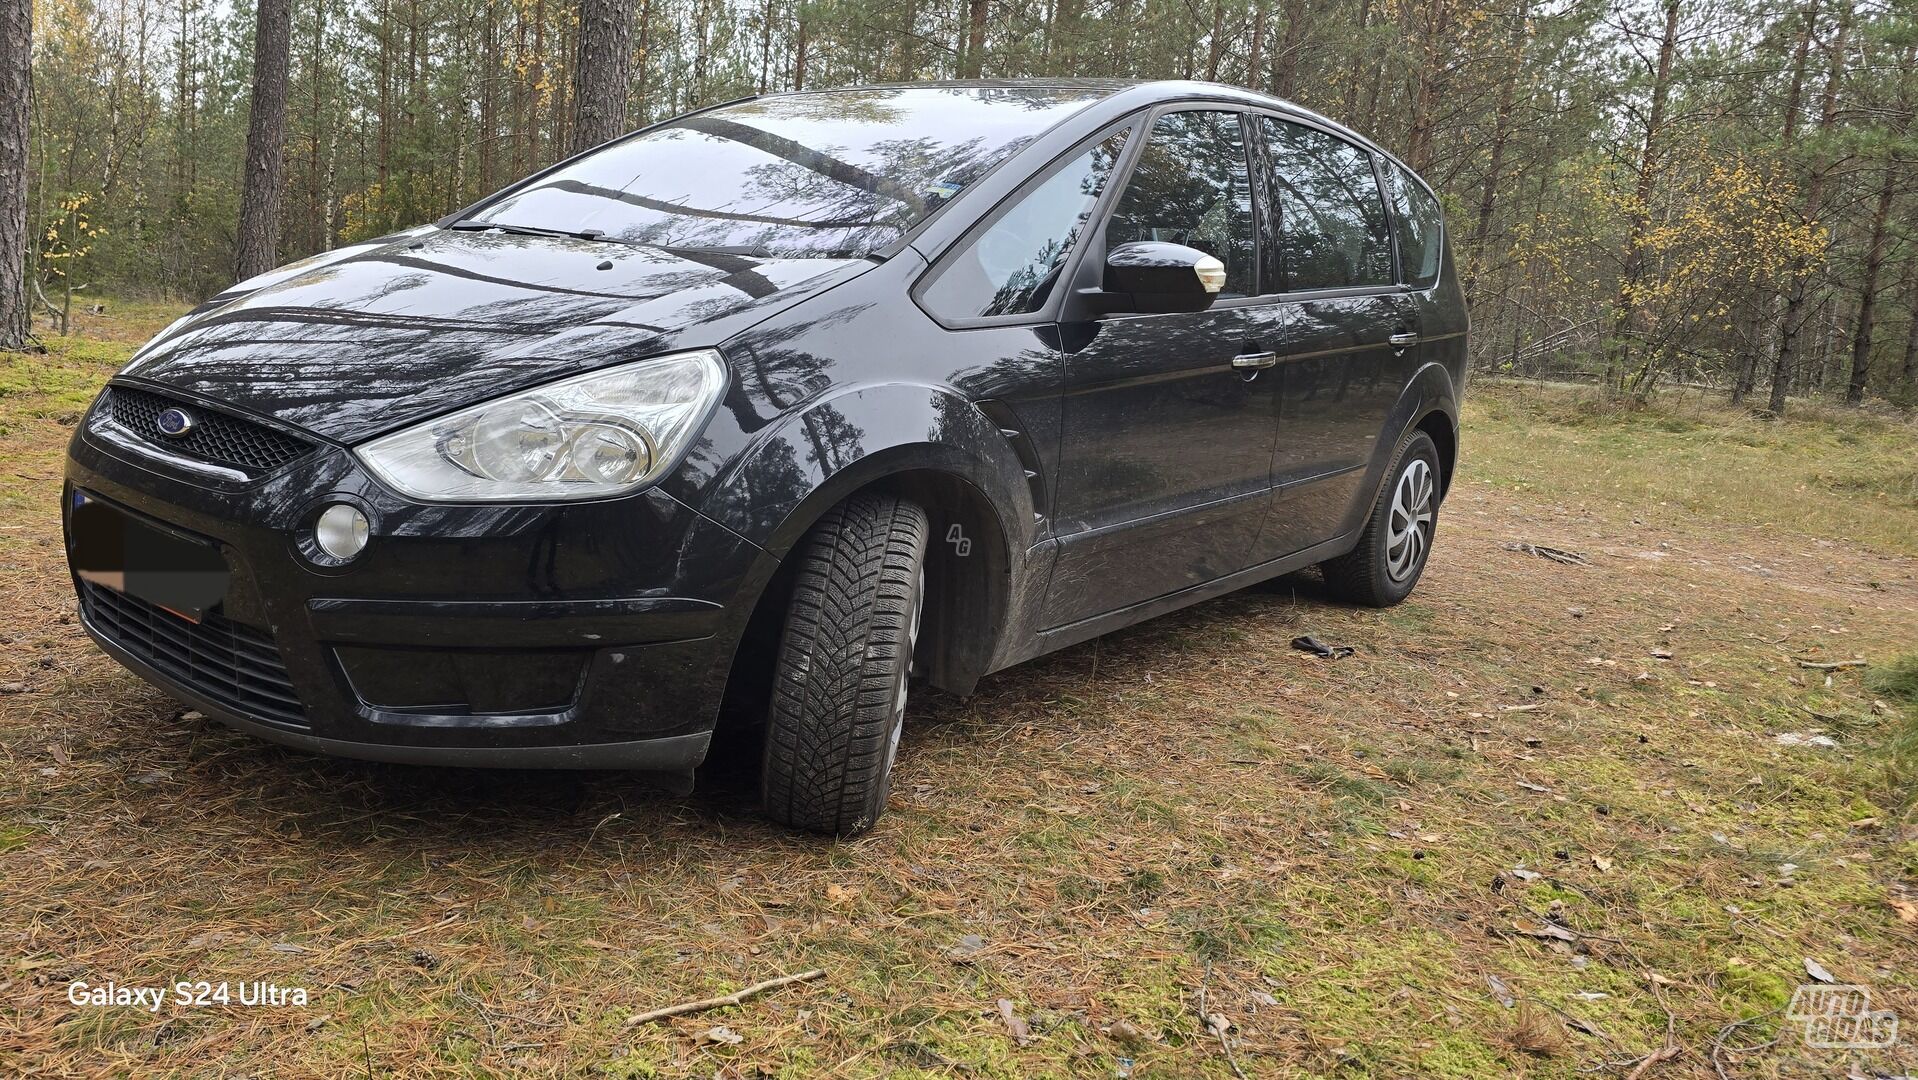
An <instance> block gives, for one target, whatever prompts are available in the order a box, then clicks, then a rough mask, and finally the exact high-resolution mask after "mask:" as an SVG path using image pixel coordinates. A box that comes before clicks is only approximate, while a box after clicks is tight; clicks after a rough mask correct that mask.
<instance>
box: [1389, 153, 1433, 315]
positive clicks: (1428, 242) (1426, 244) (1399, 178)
mask: <svg viewBox="0 0 1918 1080" xmlns="http://www.w3.org/2000/svg"><path fill="white" fill-rule="evenodd" d="M1385 175H1386V177H1387V178H1388V179H1389V180H1390V181H1391V184H1392V216H1393V223H1392V224H1393V231H1394V232H1395V233H1397V235H1398V238H1399V261H1400V262H1402V263H1404V264H1405V280H1406V281H1408V282H1410V283H1411V284H1412V285H1414V286H1416V287H1418V288H1421V289H1429V288H1431V287H1432V286H1433V285H1436V284H1438V277H1439V258H1440V256H1441V253H1442V252H1443V250H1444V246H1443V245H1442V244H1441V243H1440V242H1439V232H1440V229H1441V227H1442V226H1441V223H1440V218H1439V205H1438V200H1436V199H1434V198H1432V194H1431V193H1430V192H1428V191H1426V190H1425V188H1424V187H1423V186H1421V185H1420V184H1419V182H1418V181H1417V180H1414V179H1412V174H1411V173H1408V172H1406V171H1405V170H1404V169H1402V168H1400V167H1399V166H1397V165H1391V166H1388V167H1387V168H1386V172H1385Z"/></svg>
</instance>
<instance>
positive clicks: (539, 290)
mask: <svg viewBox="0 0 1918 1080" xmlns="http://www.w3.org/2000/svg"><path fill="white" fill-rule="evenodd" d="M1466 324H1467V320H1466V312H1465V307H1464V301H1463V297H1462V295H1461V293H1460V290H1459V285H1458V279H1457V275H1456V272H1455V270H1454V267H1453V264H1452V259H1451V256H1450V255H1449V253H1448V248H1447V243H1446V238H1445V230H1444V227H1443V224H1442V222H1441V220H1440V214H1439V206H1438V202H1437V200H1436V199H1435V198H1434V196H1433V194H1432V192H1431V190H1430V189H1429V188H1428V187H1427V186H1426V185H1425V184H1424V183H1423V182H1422V181H1420V180H1419V178H1418V177H1416V176H1414V175H1413V174H1412V173H1411V171H1410V170H1408V169H1407V168H1406V167H1405V166H1404V165H1403V164H1401V163H1400V162H1398V161H1397V160H1395V159H1394V158H1393V157H1392V156H1391V155H1389V154H1386V153H1384V152H1383V151H1381V150H1379V149H1378V148H1377V147H1376V146H1374V145H1372V144H1371V143H1369V142H1367V141H1366V140H1365V139H1363V138H1361V137H1359V136H1358V135H1356V134H1354V133H1352V132H1351V131H1349V130H1347V129H1345V128H1343V127H1341V126H1339V125H1338V124H1335V123H1333V122H1331V121H1329V120H1327V119H1325V118H1324V117H1321V116H1318V115H1316V114H1314V113H1311V112H1308V111H1305V110H1303V109H1300V108H1298V107H1296V106H1293V105H1290V104H1287V103H1285V102H1283V101H1279V100H1276V99H1273V98H1270V97H1266V96H1263V95H1260V94H1255V93H1250V92H1247V91H1243V90H1236V89H1231V88H1228V87H1223V86H1214V85H1208V84H1202V83H1190V82H1160V83H1147V84H1122V83H1090V82H1084V83H1082V82H975V83H952V84H943V83H942V84H929V85H905V86H880V87H870V88H860V89H845V90H826V91H816V92H805V93H792V94H778V95H771V96H762V97H755V98H749V99H746V100H743V101H737V102H733V103H730V104H726V105H721V106H717V107H714V108H710V109H705V110H702V111H699V112H695V113H691V114H688V115H686V116H681V117H679V118H677V119H673V120H670V121H667V122H664V123H661V124H658V125H656V126H653V127H649V128H646V129H644V130H642V131H639V132H636V133H635V134H633V135H630V136H627V137H626V138H623V139H619V140H617V141H614V142H612V143H609V144H607V145H605V146H601V147H599V148H597V149H595V150H592V151H590V152H588V153H585V154H582V155H580V156H578V157H575V158H573V159H571V160H569V161H565V162H562V163H560V164H559V165H556V166H554V167H553V168H550V169H548V170H546V171H544V172H542V173H539V174H537V175H535V176H532V177H530V178H528V179H526V180H524V181H522V182H520V183H518V184H515V185H513V186H512V187H509V188H507V189H506V190H504V191H501V192H499V193H498V194H496V195H493V196H491V197H489V198H487V199H485V200H484V201H482V202H480V203H477V204H475V205H473V206H470V207H467V208H466V209H464V210H461V211H460V212H458V213H456V214H454V215H452V216H451V217H448V218H446V219H444V220H442V221H439V222H436V223H435V224H433V225H430V226H424V227H421V228H418V229H414V230H411V231H408V232H404V233H400V234H397V235H393V236H388V237H384V238H382V239H379V240H374V241H370V242H367V243H362V244H356V245H353V246H350V247H344V248H340V249H338V250H335V251H330V252H327V253H325V254H323V255H319V256H316V257H314V258H312V259H308V260H305V261H303V262H299V263H295V264H292V265H290V266H287V267H284V268H282V269H280V270H277V271H274V272H272V273H269V274H266V275H263V276H261V277H258V278H254V279H252V280H250V281H246V282H242V283H241V284H239V285H236V286H234V287H233V288H232V289H229V290H228V291H226V292H224V293H222V294H220V295H219V296H216V297H214V298H213V299H212V300H210V301H208V302H207V303H205V304H203V305H202V306H200V307H199V308H198V309H196V310H195V311H193V312H192V313H191V314H189V315H188V316H186V317H185V318H183V319H181V320H180V321H179V322H178V323H176V324H175V325H174V326H172V327H169V328H168V329H167V330H166V331H165V332H164V333H162V334H161V335H160V336H159V337H157V338H155V339H154V340H153V341H152V342H151V343H149V344H148V345H146V346H145V347H144V348H143V349H141V351H140V352H139V353H138V354H137V355H136V356H135V358H134V359H133V361H132V362H131V363H130V364H128V365H127V367H126V369H125V370H123V371H121V372H120V373H119V374H118V375H117V376H115V377H114V379H113V380H112V381H111V383H110V385H109V386H108V387H107V389H106V390H105V391H104V392H103V393H102V394H101V396H100V398H99V399H98V401H97V402H96V403H95V404H94V406H93V408H92V409H91V411H90V412H89V413H88V415H87V416H86V418H85V419H84V420H83V421H82V423H81V424H80V425H79V430H78V431H77V432H76V434H75V436H74V439H73V443H72V447H71V450H70V458H69V462H68V467H67V484H66V489H65V498H64V505H63V514H64V517H65V522H66V535H67V544H68V552H69V558H70V562H71V565H72V568H73V574H74V584H75V587H76V589H77V590H78V592H79V597H80V610H81V614H82V617H83V621H84V623H85V625H86V628H87V630H88V631H89V632H90V633H91V634H92V636H93V637H94V639H95V640H97V641H98V642H99V644H100V646H101V648H103V649H105V650H106V651H107V652H108V653H109V654H111V655H112V656H114V657H115V658H116V659H118V660H119V661H120V662H122V663H124V664H125V665H126V666H128V667H129V668H131V669H133V670H134V671H135V672H137V673H139V674H140V675H142V676H144V677H145V678H147V679H150V680H152V681H153V682H155V683H157V684H159V685H160V686H162V687H165V688H166V689H167V690H168V691H170V692H171V693H173V694H174V695H176V696H178V697H179V698H181V699H183V700H185V701H187V702H190V703H191V704H192V705H193V706H195V707H196V708H198V709H201V710H203V711H204V712H205V713H206V714H207V715H210V716H213V717H215V718H218V719H219V720H221V721H223V722H225V723H227V724H230V725H232V726H234V727H237V728H240V729H243V730H245V731H249V732H252V733H255V734H257V735H259V736H261V737H264V738H267V739H271V740H274V741H276V742H280V743H284V744H286V745H289V746H294V747H300V748H303V749H307V750H314V751H320V752H323V753H329V754H339V755H344V756H350V757H358V758H368V759H373V760H379V761H389V762H410V763H435V764H448V765H473V766H504V767H562V768H607V769H630V770H638V771H641V772H645V773H650V774H653V776H654V778H655V779H656V780H658V781H661V782H664V783H665V784H667V785H668V786H669V787H672V788H674V789H676V790H688V789H690V785H691V782H692V775H693V770H694V768H695V766H697V765H698V764H699V763H700V762H701V760H702V759H703V758H704V757H705V755H706V752H707V748H708V745H709V743H710V741H711V739H712V736H713V732H714V729H715V725H716V723H717V722H718V719H719V717H720V716H721V714H722V705H724V706H725V708H724V713H725V715H727V716H729V717H730V716H734V715H739V716H744V717H749V718H751V719H752V720H753V721H754V723H756V724H762V725H763V733H764V734H763V745H764V750H763V769H762V773H763V779H762V785H763V788H762V790H763V800H764V807H765V812H766V813H767V814H768V815H770V816H771V817H772V818H774V819H776V820H778V821H781V822H785V823H788V824H790V825H793V826H797V827H801V828H805V829H812V830H817V831H821V832H828V833H842V834H843V833H855V832H859V831H861V830H864V829H866V828H868V827H870V826H871V825H872V823H873V821H874V820H875V819H876V818H877V816H878V814H879V813H880V810H881V808H882V807H883V806H884V804H885V801H886V792H887V781H888V777H889V775H890V772H891V767H892V763H893V758H894V755H895V753H896V750H897V747H898V744H899V732H900V725H901V719H902V717H903V715H904V709H905V702H906V693H907V688H908V685H909V684H910V683H911V682H912V681H913V680H920V681H923V682H924V683H926V684H929V685H931V686H935V687H940V688H943V689H945V690H947V691H950V692H953V693H956V694H966V693H969V692H970V691H971V690H972V688H973V686H974V684H975V683H976V682H977V681H978V680H979V679H980V677H981V676H984V675H986V674H987V673H989V672H992V671H996V670H999V669H1001V668H1004V667H1007V666H1008V665H1011V664H1016V663H1019V662H1020V661H1023V660H1026V659H1029V658H1031V657H1034V656H1038V655H1040V654H1042V653H1045V652H1048V651H1050V650H1053V649H1058V648H1061V647H1063V646H1067V645H1071V644H1073V643H1075V642H1080V641H1084V640H1087V639H1088V638H1091V637H1094V636H1096V635H1098V634H1102V633H1105V632H1107V631H1109V630H1113V629H1115V628H1118V627H1122V626H1126V625H1128V624H1131V623H1135V622H1138V621H1140V620H1142V619H1147V618H1151V617H1153V616H1155V615H1159V614H1162V613H1164V612H1167V611H1171V610H1173V609H1175V608H1179V607H1182V606H1184V605H1187V604H1191V603H1194V602H1195V601H1199V600H1204V599H1206V598H1208V597H1212V596H1217V595H1219V594H1221V593H1224V592H1227V591H1229V590H1232V589H1236V588H1239V587H1241V586H1244V585H1247V584H1250V583H1252V582H1256V581H1259V580H1262V579H1265V578H1270V577H1273V576H1275V575H1278V574H1283V573H1286V572H1288V571H1292V570H1295V569H1298V568H1301V567H1306V566H1310V565H1314V564H1316V565H1319V566H1321V567H1322V568H1323V573H1324V576H1325V580H1326V582H1327V585H1328V587H1329V589H1330V591H1331V592H1332V593H1333V594H1335V595H1337V596H1339V597H1343V598H1345V599H1348V600H1350V601H1353V602H1357V603H1361V604H1373V605H1385V604H1392V603H1396V602H1397V601H1399V600H1401V599H1403V598H1404V597H1405V595H1406V594H1407V593H1408V592H1410V591H1411V589H1412V586H1413V584H1414V583H1415V582H1416V581H1417V580H1418V577H1419V574H1420V571H1421V570H1422V569H1423V567H1424V564H1425V559H1426V556H1427V554H1428V552H1429V551H1430V550H1431V543H1432V535H1433V529H1434V526H1435V524H1436V520H1437V513H1438V506H1439V502H1440V500H1441V499H1442V498H1443V496H1444V494H1445V490H1446V485H1447V483H1448V482H1449V480H1450V479H1451V474H1452V469H1453V461H1454V459H1455V457H1456V455H1457V447H1458V426H1457V417H1458V401H1459V395H1460V393H1461V392H1462V390H1463V388H1464V381H1465V343H1466Z"/></svg>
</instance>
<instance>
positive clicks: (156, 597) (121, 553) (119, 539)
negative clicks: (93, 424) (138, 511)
mask: <svg viewBox="0 0 1918 1080" xmlns="http://www.w3.org/2000/svg"><path fill="white" fill-rule="evenodd" d="M69 522H70V525H69V528H70V532H71V536H72V547H71V557H72V559H73V571H74V573H75V574H78V575H79V577H80V579H81V580H82V581H90V582H92V583H94V584H95V585H99V586H102V587H104V588H108V589H112V590H114V591H115V592H123V593H125V594H127V595H128V596H136V597H139V598H140V599H142V600H145V601H146V602H148V603H150V604H154V605H157V606H159V607H162V608H165V609H166V610H168V611H171V612H173V613H174V614H175V615H178V616H180V617H181V618H183V619H188V620H190V621H192V622H196V623H197V622H199V621H200V620H201V619H202V618H204V617H205V616H206V613H207V610H208V609H210V608H212V607H213V605H215V604H217V603H219V602H220V600H221V598H223V597H224V596H226V575H227V570H226V560H225V559H223V558H221V557H220V552H219V549H217V548H215V547H214V546H213V545H212V544H211V543H207V542H205V541H199V540H190V539H188V538H186V537H184V536H180V535H178V534H176V533H172V532H168V531H166V530H163V529H157V528H154V527H153V526H151V525H148V524H146V523H145V522H143V521H139V520H137V519H135V518H133V517H131V516H129V515H127V514H125V513H123V512H122V511H121V510H120V509H118V508H117V507H114V506H111V505H108V504H107V503H104V502H101V501H100V500H98V499H94V498H89V497H88V496H86V495H83V494H81V493H79V492H75V493H74V496H73V513H72V516H71V517H70V518H69Z"/></svg>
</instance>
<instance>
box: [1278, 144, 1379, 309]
mask: <svg viewBox="0 0 1918 1080" xmlns="http://www.w3.org/2000/svg"><path fill="white" fill-rule="evenodd" d="M1260 119H1261V121H1262V122H1263V124H1264V126H1265V141H1266V147H1267V150H1268V152H1269V153H1270V154H1271V157H1272V189H1273V191H1274V193H1275V195H1276V198H1277V201H1278V206H1279V231H1280V237H1281V239H1280V261H1281V263H1282V265H1283V267H1284V274H1285V288H1286V290H1287V291H1288V292H1305V291H1308V290H1311V289H1343V288H1351V287H1354V286H1379V285H1390V284H1392V279H1393V273H1392V239H1391V234H1390V232H1389V231H1388V227H1387V225H1386V217H1385V202H1384V200H1383V199H1382V198H1380V196H1379V184H1378V178H1377V177H1376V176H1375V175H1373V172H1372V159H1371V157H1370V156H1369V155H1367V154H1366V152H1365V151H1363V150H1360V149H1359V148H1358V147H1356V146H1353V145H1352V144H1351V143H1349V142H1346V141H1345V140H1344V139H1341V138H1339V137H1338V136H1336V135H1332V134H1329V133H1327V132H1324V131H1320V130H1319V129H1317V128H1312V127H1306V126H1305V125H1304V124H1294V123H1291V122H1290V121H1286V120H1280V119H1278V118H1276V117H1271V116H1266V117H1261V118H1260Z"/></svg>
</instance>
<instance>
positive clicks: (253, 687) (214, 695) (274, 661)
mask: <svg viewBox="0 0 1918 1080" xmlns="http://www.w3.org/2000/svg"><path fill="white" fill-rule="evenodd" d="M80 596H81V598H82V601H83V602H84V603H85V604H86V615H87V619H88V620H89V621H90V622H92V624H93V628H94V629H95V630H98V631H99V632H100V635H101V636H102V637H105V638H106V639H107V640H109V641H111V642H113V643H114V644H115V645H118V646H119V647H120V648H122V649H125V650H126V651H127V652H129V653H132V654H133V655H134V656H135V657H137V658H138V659H140V660H143V661H145V662H146V663H147V664H148V665H150V666H152V667H154V668H157V669H158V670H159V671H160V672H161V673H162V674H164V675H166V676H167V677H169V678H171V679H174V680H175V681H177V682H179V683H180V685H181V686H184V687H186V688H187V689H190V690H192V691H193V692H195V693H197V694H199V695H200V696H202V697H205V698H208V699H210V700H212V701H214V702H216V703H218V704H221V705H224V706H226V707H227V708H229V709H232V710H233V711H234V712H236V713H239V714H240V715H241V716H245V717H249V718H252V719H258V720H265V721H269V722H271V723H274V724H278V725H280V726H282V727H297V728H304V727H306V710H305V709H304V708H303V707H301V705H300V699H299V695H297V694H295V693H294V692H293V683H292V681H291V680H289V679H288V678H287V677H286V665H285V664H284V663H282V662H281V660H280V650H279V648H278V647H277V646H276V645H274V644H273V637H272V635H270V634H266V633H263V632H261V631H259V630H255V629H254V628H253V627H250V626H243V625H241V624H240V623H236V622H234V621H233V620H231V619H228V618H226V617H225V616H223V615H219V614H216V613H214V612H208V613H207V614H206V617H205V618H204V619H202V620H201V621H200V622H198V623H193V622H188V621H187V620H186V619H183V618H181V617H180V616H178V615H175V614H173V613H172V612H171V611H167V610H166V609H164V608H160V607H156V606H154V605H152V604H149V603H147V602H146V601H145V600H142V599H140V598H138V597H135V596H128V595H126V594H125V593H121V592H115V591H114V590H112V589H109V588H107V587H105V586H103V585H95V584H94V583H93V582H91V581H82V582H81V583H80Z"/></svg>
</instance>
